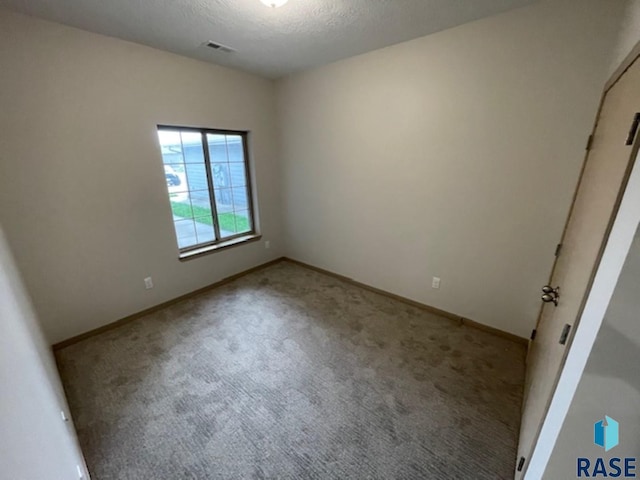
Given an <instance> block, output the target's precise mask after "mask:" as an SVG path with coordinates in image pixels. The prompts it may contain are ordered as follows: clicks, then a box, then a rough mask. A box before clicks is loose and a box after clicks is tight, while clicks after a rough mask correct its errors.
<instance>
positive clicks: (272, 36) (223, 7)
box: [0, 0, 535, 78]
mask: <svg viewBox="0 0 640 480" xmlns="http://www.w3.org/2000/svg"><path fill="white" fill-rule="evenodd" d="M534 1H535V0H289V3H287V4H286V5H284V6H283V7H280V8H276V9H272V8H269V7H266V6H265V5H263V4H262V3H260V1H259V0H0V6H4V7H7V8H9V9H11V10H15V11H19V12H23V13H26V14H29V15H34V16H37V17H41V18H44V19H47V20H52V21H54V22H59V23H64V24H67V25H71V26H74V27H78V28H82V29H85V30H90V31H93V32H97V33H102V34H105V35H111V36H114V37H119V38H123V39H126V40H131V41H133V42H137V43H142V44H145V45H149V46H152V47H156V48H159V49H162V50H168V51H170V52H175V53H178V54H181V55H185V56H188V57H193V58H197V59H200V60H205V61H210V62H213V63H217V64H221V65H227V66H230V67H235V68H240V69H242V70H246V71H249V72H253V73H257V74H259V75H263V76H266V77H271V78H277V77H280V76H283V75H286V74H288V73H292V72H295V71H300V70H304V69H306V68H310V67H314V66H318V65H323V64H326V63H329V62H332V61H335V60H339V59H342V58H346V57H350V56H353V55H357V54H360V53H364V52H368V51H371V50H375V49H377V48H381V47H386V46H389V45H393V44H395V43H398V42H402V41H405V40H410V39H413V38H417V37H421V36H424V35H427V34H430V33H434V32H437V31H440V30H444V29H446V28H450V27H454V26H456V25H460V24H463V23H466V22H470V21H472V20H477V19H479V18H482V17H486V16H489V15H494V14H497V13H500V12H504V11H506V10H509V9H512V8H517V7H521V6H524V5H527V4H530V3H533V2H534ZM208 40H213V41H215V42H217V43H221V44H224V45H226V46H229V47H231V48H233V49H235V50H236V51H235V52H233V53H223V52H219V51H214V50H211V49H209V48H206V47H203V46H202V44H203V43H204V42H206V41H208Z"/></svg>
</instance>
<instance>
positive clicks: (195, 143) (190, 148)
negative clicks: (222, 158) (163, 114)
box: [180, 132, 204, 164]
mask: <svg viewBox="0 0 640 480" xmlns="http://www.w3.org/2000/svg"><path fill="white" fill-rule="evenodd" d="M180 136H181V137H182V151H183V153H184V161H185V162H186V163H202V164H204V151H203V149H202V134H201V133H200V132H181V134H180Z"/></svg>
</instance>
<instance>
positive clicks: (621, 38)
mask: <svg viewBox="0 0 640 480" xmlns="http://www.w3.org/2000/svg"><path fill="white" fill-rule="evenodd" d="M638 42H640V0H627V2H626V9H625V11H624V17H623V21H622V26H621V28H620V33H619V35H618V42H617V44H616V46H615V49H614V53H613V60H612V62H611V67H610V71H611V73H613V72H614V71H615V70H616V69H617V68H618V67H619V66H620V64H621V63H622V61H623V60H624V59H625V58H626V57H627V55H628V54H629V52H631V50H632V49H633V47H635V46H636V44H637V43H638Z"/></svg>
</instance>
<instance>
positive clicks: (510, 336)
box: [282, 257, 529, 345]
mask: <svg viewBox="0 0 640 480" xmlns="http://www.w3.org/2000/svg"><path fill="white" fill-rule="evenodd" d="M282 260H286V261H287V262H291V263H294V264H296V265H299V266H301V267H304V268H308V269H309V270H314V271H316V272H319V273H323V274H325V275H329V276H331V277H334V278H337V279H339V280H342V281H343V282H347V283H350V284H351V285H355V286H357V287H360V288H364V289H365V290H369V291H371V292H374V293H378V294H380V295H384V296H385V297H389V298H392V299H394V300H398V301H400V302H402V303H406V304H408V305H412V306H414V307H417V308H420V309H421V310H425V311H427V312H429V313H433V314H434V315H438V316H440V317H445V318H448V319H450V320H453V321H454V322H456V323H459V324H461V325H466V326H468V327H472V328H475V329H477V330H482V331H484V332H487V333H491V334H493V335H497V336H499V337H503V338H506V339H508V340H511V341H513V342H516V343H520V344H523V345H528V344H529V340H528V339H526V338H523V337H520V336H518V335H515V334H513V333H510V332H505V331H504V330H500V329H499V328H495V327H490V326H489V325H485V324H483V323H479V322H476V321H474V320H471V319H469V318H464V317H461V316H460V315H456V314H455V313H451V312H447V311H445V310H440V309H439V308H436V307H432V306H431V305H427V304H425V303H421V302H417V301H415V300H411V299H410V298H406V297H403V296H401V295H396V294H395V293H391V292H387V291H386V290H381V289H379V288H376V287H372V286H371V285H367V284H366V283H361V282H358V281H357V280H354V279H353V278H349V277H345V276H344V275H340V274H338V273H334V272H332V271H330V270H325V269H324V268H320V267H316V266H314V265H309V264H308V263H304V262H301V261H299V260H294V259H293V258H289V257H283V258H282Z"/></svg>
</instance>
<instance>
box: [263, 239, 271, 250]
mask: <svg viewBox="0 0 640 480" xmlns="http://www.w3.org/2000/svg"><path fill="white" fill-rule="evenodd" d="M264 248H271V242H270V241H269V240H266V241H265V242H264Z"/></svg>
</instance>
